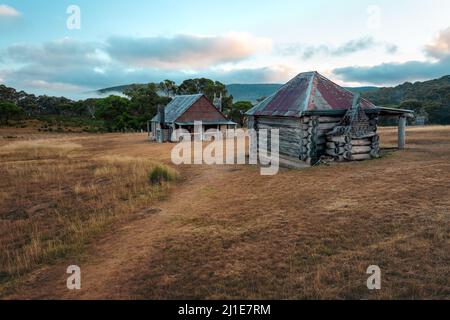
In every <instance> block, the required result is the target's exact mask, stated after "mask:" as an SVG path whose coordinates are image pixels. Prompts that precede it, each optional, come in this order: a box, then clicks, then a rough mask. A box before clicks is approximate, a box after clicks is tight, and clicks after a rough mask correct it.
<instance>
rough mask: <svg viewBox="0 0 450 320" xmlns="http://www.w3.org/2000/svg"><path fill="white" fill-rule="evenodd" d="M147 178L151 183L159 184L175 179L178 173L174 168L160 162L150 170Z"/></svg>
mask: <svg viewBox="0 0 450 320" xmlns="http://www.w3.org/2000/svg"><path fill="white" fill-rule="evenodd" d="M148 178H149V181H150V183H151V184H153V185H155V184H159V185H161V184H163V183H166V182H173V181H176V180H177V179H178V173H177V172H176V171H175V170H174V169H172V168H169V167H168V166H166V165H162V164H160V165H156V166H155V167H153V168H152V169H151V170H150V173H149V175H148Z"/></svg>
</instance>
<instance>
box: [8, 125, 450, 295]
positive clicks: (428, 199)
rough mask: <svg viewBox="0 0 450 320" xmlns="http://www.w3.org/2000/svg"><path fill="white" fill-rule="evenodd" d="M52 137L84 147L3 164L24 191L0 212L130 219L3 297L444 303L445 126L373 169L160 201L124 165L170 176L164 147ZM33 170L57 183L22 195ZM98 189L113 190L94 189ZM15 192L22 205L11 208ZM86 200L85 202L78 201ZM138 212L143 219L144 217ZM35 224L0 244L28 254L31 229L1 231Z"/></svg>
mask: <svg viewBox="0 0 450 320" xmlns="http://www.w3.org/2000/svg"><path fill="white" fill-rule="evenodd" d="M18 135H20V133H19V134H18ZM55 137H56V136H55ZM381 138H382V142H383V143H382V144H383V147H386V148H392V147H394V146H395V144H396V130H395V129H393V128H384V129H381ZM61 139H62V140H61V143H74V144H80V145H81V146H82V148H81V149H79V148H76V149H73V150H72V151H70V152H69V153H68V154H64V155H63V157H62V158H55V159H40V160H27V161H18V159H16V160H15V159H13V158H11V156H2V157H4V158H1V161H2V168H1V170H2V174H3V172H6V174H8V176H9V177H13V176H15V175H16V176H17V177H22V178H20V180H22V183H20V184H19V183H15V182H9V180H8V182H7V183H8V184H7V185H5V186H3V184H4V183H5V182H3V181H4V180H2V188H1V189H0V197H2V199H6V202H5V203H6V204H7V206H5V207H4V206H2V212H10V211H11V210H13V208H25V209H26V208H29V207H32V205H37V204H39V203H41V202H44V203H45V201H49V202H50V201H56V202H57V206H56V207H55V208H51V207H50V208H47V209H44V210H43V211H42V212H41V215H42V216H43V217H46V216H47V215H49V217H50V216H51V215H50V214H51V213H52V212H55V210H59V208H60V206H62V208H65V209H64V212H78V215H77V214H75V215H76V216H80V217H83V216H84V214H86V213H88V215H89V216H91V217H97V214H96V211H95V210H94V209H93V208H97V207H98V206H99V205H100V204H104V206H105V208H103V207H102V208H98V209H99V210H100V211H101V212H108V211H107V210H106V208H108V209H111V208H114V212H116V214H117V215H118V216H119V217H128V218H127V219H113V220H112V221H110V222H109V223H108V224H105V225H106V226H108V227H106V228H101V229H99V230H98V231H97V232H95V233H96V235H97V236H96V237H93V238H92V237H89V238H90V239H93V240H91V243H89V245H84V246H82V248H81V249H79V250H80V251H81V252H84V253H85V254H84V255H83V257H82V258H77V257H75V259H74V258H72V257H71V258H70V259H64V258H62V259H61V258H60V259H56V261H55V264H53V265H48V260H45V259H44V260H43V261H42V262H40V264H41V266H40V267H38V268H37V269H36V271H34V272H31V273H28V274H27V275H26V276H24V277H23V279H24V280H25V281H24V282H21V283H18V284H17V285H16V287H15V288H12V289H10V290H7V291H5V293H4V295H3V296H4V297H6V298H62V299H72V298H85V299H90V298H116V299H119V298H122V299H123V298H138V299H139V298H146V299H172V298H201V299H215V298H225V299H232V298H244V299H249V298H262V299H266V298H281V299H297V298H307V299H331V298H340V299H345V298H347V299H348V298H353V299H380V298H394V299H398V298H406V299H414V298H431V299H432V298H450V267H449V266H450V188H449V187H448V186H449V184H450V127H424V128H411V129H409V131H408V149H407V150H406V151H402V152H397V151H393V150H392V151H388V152H387V153H386V155H385V156H384V158H382V159H379V160H373V161H367V162H361V163H346V164H339V165H333V166H329V167H327V166H321V167H315V168H310V169H305V170H281V171H280V173H279V174H278V175H276V176H273V177H263V176H261V175H260V171H259V169H258V168H256V167H252V166H213V167H210V166H183V167H179V168H177V170H178V171H179V172H180V174H181V176H182V177H183V179H182V181H181V182H180V183H179V184H177V185H172V187H171V191H170V192H169V194H168V197H165V198H164V199H160V198H159V197H160V193H159V192H158V190H157V189H156V190H155V188H157V186H158V184H156V185H149V184H148V178H149V177H148V170H143V169H142V166H141V165H142V164H139V163H141V161H142V160H132V161H131V163H129V162H128V160H131V159H136V158H138V159H146V160H145V161H149V162H151V163H165V164H167V163H169V159H170V150H171V148H172V147H173V145H170V144H165V145H158V144H148V143H147V142H145V138H144V136H142V135H102V136H77V137H73V138H70V137H67V136H63V137H61ZM6 143H7V142H6V141H5V142H0V144H3V145H4V144H6ZM123 157H125V158H123ZM114 159H115V160H114ZM117 159H121V161H118V160H117ZM86 160H89V161H86ZM145 161H144V162H145ZM41 162H48V163H47V166H46V165H43V163H41ZM123 162H125V163H126V164H124V163H123ZM56 163H59V165H60V166H61V168H60V169H57V165H55V164H56ZM37 164H39V165H37ZM149 165H150V163H149ZM16 166H17V168H16ZM26 166H29V167H28V169H27V167H26ZM41 166H43V168H46V167H48V169H47V170H50V173H49V172H47V171H45V172H47V173H46V174H44V176H45V175H47V176H51V177H52V179H53V180H52V181H53V182H52V183H46V184H45V187H41V188H38V185H37V184H36V183H37V182H33V180H32V179H31V180H26V181H27V182H28V183H31V184H30V185H27V184H24V179H25V177H29V176H30V175H31V176H32V173H31V172H33V170H36V168H41ZM65 166H70V168H71V169H70V170H68V168H69V167H65ZM8 168H9V169H8ZM145 168H147V166H145ZM8 170H10V171H11V172H9V171H8ZM14 170H16V171H14ZM21 170H22V171H21ZM26 170H28V171H26ZM51 170H55V171H51ZM58 170H59V171H58ZM158 170H159V169H158ZM21 172H22V173H21ZM52 172H54V173H55V174H52ZM41 174H42V173H41ZM58 174H59V175H58ZM133 174H135V175H136V176H131V175H133ZM37 176H39V173H37ZM54 176H58V178H55V177H54ZM64 176H66V177H64ZM104 178H108V179H110V180H111V182H109V183H110V184H107V185H102V184H101V183H100V184H98V183H97V182H96V181H101V180H97V179H104ZM58 179H61V181H60V180H58ZM17 180H19V179H17ZM5 181H6V180H5ZM30 181H31V182H30ZM36 181H37V180H36ZM125 181H127V182H128V184H133V183H135V184H136V185H135V189H133V188H131V190H130V189H129V185H127V184H126V183H125ZM64 185H70V186H71V187H70V190H71V191H70V192H71V193H70V196H67V197H66V196H64V193H63V192H61V191H59V190H63V189H64V187H63V188H60V186H64ZM77 186H78V187H77ZM92 186H93V188H94V190H97V191H92V192H91V189H90V188H91V187H92ZM72 189H73V190H72ZM75 189H77V190H78V192H79V194H77V190H75ZM10 190H15V192H18V191H20V192H21V193H20V194H23V195H24V196H23V197H21V198H17V200H16V202H13V200H11V197H10V196H9V195H10V194H11V192H10ZM100 190H103V191H104V192H101V191H100ZM132 191H133V192H132ZM142 192H143V193H144V196H143V195H142ZM91 193H92V194H93V195H94V198H93V199H87V200H83V198H82V197H83V196H87V195H90V194H91ZM105 193H108V194H105ZM123 194H125V195H127V197H126V198H127V200H124V199H122V198H121V197H123ZM150 195H151V196H150ZM77 197H79V200H76V199H77ZM99 197H100V198H99ZM101 197H103V198H101ZM38 198H39V201H37V199H38ZM158 198H159V199H158ZM41 199H45V201H41ZM99 200H100V201H99ZM60 201H62V202H63V203H60ZM25 204H26V205H25ZM4 208H8V210H4ZM145 208H147V209H148V208H152V209H153V210H151V214H144V215H142V214H140V213H142V212H143V210H144V212H145ZM25 212H26V210H25ZM148 212H149V211H147V213H148ZM59 215H64V214H63V213H61V212H60V213H59ZM98 216H99V217H101V215H98ZM137 217H139V218H137ZM93 219H96V218H93ZM31 220H33V219H30V218H28V219H27V220H25V221H21V220H19V221H15V222H11V221H9V222H7V223H9V224H8V225H6V224H5V223H6V222H5V221H2V222H1V223H2V224H3V225H1V235H2V236H1V238H0V239H2V242H1V243H2V246H4V245H5V243H12V242H14V241H15V240H14V239H15V238H14V237H13V235H19V234H21V235H22V236H21V237H23V238H25V239H27V241H28V242H26V243H28V244H30V243H32V240H31V239H32V237H31V238H30V235H33V229H32V228H31V227H28V229H27V228H25V227H24V229H20V231H14V232H11V231H8V230H7V229H8V228H10V224H11V223H19V224H20V223H24V224H28V222H27V221H31ZM20 221H21V222H20ZM33 221H35V222H34V223H35V224H38V225H39V223H43V225H45V228H48V229H49V230H58V229H59V228H60V227H58V226H54V222H55V221H59V220H54V219H50V220H49V219H45V218H40V217H39V214H36V219H35V220H33ZM42 221H43V222H42ZM45 221H46V224H45ZM82 221H84V220H82ZM117 221H121V223H120V224H119V225H120V226H119V227H118V228H116V227H117V225H118V223H117ZM58 223H59V222H58ZM68 225H71V224H70V223H69V224H68ZM76 225H78V224H76ZM40 228H41V229H40V230H46V229H43V228H42V226H41V227H40ZM66 229H67V230H72V229H70V228H66V227H63V230H66ZM74 230H77V229H74ZM94 230H95V228H94ZM111 230H114V231H111ZM51 234H53V235H55V233H51ZM68 234H69V235H71V236H76V235H77V234H78V233H77V232H72V231H70V232H68ZM8 237H13V238H14V239H12V238H8ZM52 237H53V236H52ZM52 237H51V239H52V240H53V239H54V238H52ZM18 238H20V237H18ZM3 239H10V240H7V241H5V240H3ZM12 240H14V241H12ZM82 242H84V241H82ZM69 243H72V240H70V241H68V242H67V244H69ZM73 243H74V244H75V243H77V241H73ZM74 251H78V250H74ZM57 256H59V255H57ZM63 256H64V255H63ZM69 256H70V255H69ZM2 261H3V260H2ZM74 262H76V263H80V265H81V267H82V270H83V280H82V281H83V290H82V291H81V292H68V291H67V289H66V288H65V279H66V275H65V268H66V267H67V266H68V265H69V264H72V263H74ZM372 264H376V265H379V266H380V267H381V270H382V290H381V291H378V292H370V291H368V290H367V288H366V280H367V277H368V275H366V269H367V267H368V266H369V265H372ZM31 269H33V268H30V270H31ZM24 270H26V268H25V269H24Z"/></svg>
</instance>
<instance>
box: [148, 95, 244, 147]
mask: <svg viewBox="0 0 450 320" xmlns="http://www.w3.org/2000/svg"><path fill="white" fill-rule="evenodd" d="M215 102H216V103H217V106H215V105H214V104H213V103H211V102H210V101H209V99H208V98H207V97H206V96H205V95H203V94H194V95H180V96H175V97H174V98H173V99H172V101H171V102H170V103H169V104H168V105H167V106H166V107H161V108H159V109H158V114H157V115H156V116H155V117H154V118H153V119H152V120H151V121H150V123H149V133H150V140H156V141H158V142H160V143H162V142H168V141H171V138H172V133H173V132H174V131H175V130H177V129H186V130H187V131H188V132H189V133H191V134H192V135H193V134H194V123H195V122H197V121H201V122H202V126H201V128H200V129H201V131H200V133H199V134H200V138H202V137H203V134H204V132H206V131H207V130H210V129H216V130H220V131H222V132H225V131H226V130H228V129H235V128H236V125H237V124H236V123H235V122H233V121H230V120H228V119H227V117H226V116H225V115H224V114H223V113H222V111H221V110H220V109H221V101H218V99H215ZM173 142H176V141H173Z"/></svg>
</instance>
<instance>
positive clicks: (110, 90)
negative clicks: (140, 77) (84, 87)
mask: <svg viewBox="0 0 450 320" xmlns="http://www.w3.org/2000/svg"><path fill="white" fill-rule="evenodd" d="M131 86H132V84H125V85H123V86H116V87H109V88H104V89H100V90H97V91H96V93H98V94H102V95H104V94H108V93H113V92H120V93H123V92H124V91H125V90H126V89H127V88H129V87H131Z"/></svg>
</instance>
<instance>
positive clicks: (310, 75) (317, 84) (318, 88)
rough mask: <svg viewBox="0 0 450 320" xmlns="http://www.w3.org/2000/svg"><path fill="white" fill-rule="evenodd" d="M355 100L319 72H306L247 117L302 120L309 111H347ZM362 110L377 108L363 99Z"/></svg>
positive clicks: (256, 107)
mask: <svg viewBox="0 0 450 320" xmlns="http://www.w3.org/2000/svg"><path fill="white" fill-rule="evenodd" d="M353 98H354V94H353V93H352V92H350V91H348V90H347V89H345V88H343V87H341V86H339V85H337V84H336V83H334V82H332V81H331V80H329V79H327V78H325V77H324V76H322V75H320V74H319V73H318V72H305V73H300V74H299V75H297V76H296V77H295V78H294V79H292V80H290V81H289V82H288V83H286V84H285V85H284V86H283V87H281V88H280V89H279V90H278V91H277V92H276V93H275V94H273V95H272V96H270V97H268V98H267V99H265V100H264V101H262V102H260V103H259V104H257V105H256V106H255V107H254V108H252V109H251V110H250V111H248V112H247V115H255V116H282V117H301V116H302V114H303V113H305V112H307V111H325V110H346V109H350V108H351V107H352V104H353ZM361 106H362V108H363V109H372V108H376V106H375V105H374V104H373V103H371V102H370V101H368V100H366V99H361Z"/></svg>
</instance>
